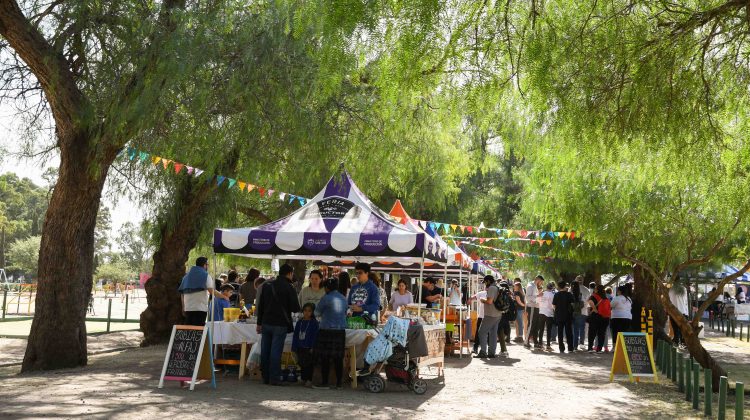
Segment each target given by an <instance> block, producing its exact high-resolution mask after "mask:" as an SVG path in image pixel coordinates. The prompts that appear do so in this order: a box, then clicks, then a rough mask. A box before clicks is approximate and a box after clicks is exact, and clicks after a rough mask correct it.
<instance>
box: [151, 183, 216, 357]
mask: <svg viewBox="0 0 750 420" xmlns="http://www.w3.org/2000/svg"><path fill="white" fill-rule="evenodd" d="M179 188H180V190H179V191H178V193H177V194H176V197H174V199H173V201H172V202H173V203H174V204H173V205H172V206H170V208H169V210H167V212H168V214H169V216H171V217H165V218H162V219H161V221H160V222H161V226H160V233H161V241H160V243H159V247H158V249H157V251H156V252H155V253H154V266H153V270H152V271H151V278H150V279H149V280H148V282H146V286H145V289H146V302H147V303H148V307H147V308H146V310H145V311H143V312H142V313H141V322H140V325H141V331H143V341H142V342H141V345H142V346H149V345H153V344H160V343H164V342H167V341H168V340H169V337H170V335H171V333H172V326H173V325H175V324H181V323H183V322H184V317H183V315H182V300H181V299H182V296H181V295H180V293H179V292H178V291H177V288H178V287H179V286H180V281H181V280H182V277H183V276H184V275H185V270H186V263H188V256H189V254H190V250H191V249H193V248H195V245H196V244H197V243H198V238H199V236H200V233H201V231H202V230H203V227H204V226H205V224H206V223H210V221H211V220H210V219H209V218H206V217H205V215H206V212H207V207H208V206H209V202H210V198H211V190H212V189H214V186H213V184H212V182H210V181H209V182H205V183H202V184H199V183H197V181H195V180H193V179H190V178H187V179H185V180H184V183H183V185H181V186H180V187H179Z"/></svg>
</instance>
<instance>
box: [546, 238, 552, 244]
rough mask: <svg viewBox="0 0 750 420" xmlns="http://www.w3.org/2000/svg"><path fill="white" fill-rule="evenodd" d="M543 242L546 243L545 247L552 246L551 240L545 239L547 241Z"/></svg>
mask: <svg viewBox="0 0 750 420" xmlns="http://www.w3.org/2000/svg"><path fill="white" fill-rule="evenodd" d="M544 242H546V243H547V245H552V240H551V239H547V240H546V241H544Z"/></svg>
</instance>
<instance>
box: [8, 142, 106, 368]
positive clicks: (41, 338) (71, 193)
mask: <svg viewBox="0 0 750 420" xmlns="http://www.w3.org/2000/svg"><path fill="white" fill-rule="evenodd" d="M76 143H78V142H76ZM83 143H85V144H92V143H95V142H94V141H85V142H83ZM79 144H80V143H79ZM114 158H115V154H114V152H112V153H110V154H109V156H106V157H105V158H104V159H103V162H96V161H95V160H94V159H93V158H92V156H91V153H90V150H87V149H85V148H77V149H75V150H71V149H69V148H67V147H62V148H61V154H60V160H61V163H60V176H59V178H58V181H57V185H56V186H55V189H54V191H53V192H52V197H51V200H50V205H49V208H48V209H47V214H46V216H45V220H44V230H43V232H44V233H43V234H42V241H41V246H40V248H39V272H38V276H37V298H36V312H35V314H34V321H33V322H32V324H31V333H30V334H29V341H28V344H27V347H26V354H25V356H24V360H23V365H22V368H21V370H22V371H24V372H26V371H30V370H49V369H58V368H66V367H74V366H83V365H86V363H87V352H86V307H87V305H88V300H89V295H90V293H91V287H92V282H93V277H92V274H93V258H92V257H93V254H94V241H93V238H94V227H95V226H96V215H97V212H98V210H99V201H100V198H101V193H102V189H103V187H104V180H105V178H106V168H109V166H110V164H111V163H112V161H113V160H114ZM97 171H98V172H97ZM92 174H93V175H92Z"/></svg>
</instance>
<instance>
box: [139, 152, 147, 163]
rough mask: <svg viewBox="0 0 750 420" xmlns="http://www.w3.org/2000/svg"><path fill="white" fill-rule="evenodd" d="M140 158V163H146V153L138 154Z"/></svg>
mask: <svg viewBox="0 0 750 420" xmlns="http://www.w3.org/2000/svg"><path fill="white" fill-rule="evenodd" d="M140 158H141V162H145V161H146V159H148V153H146V152H141V153H140Z"/></svg>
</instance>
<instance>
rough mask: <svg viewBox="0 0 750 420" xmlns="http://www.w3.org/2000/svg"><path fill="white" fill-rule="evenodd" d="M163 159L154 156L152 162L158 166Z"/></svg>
mask: <svg viewBox="0 0 750 420" xmlns="http://www.w3.org/2000/svg"><path fill="white" fill-rule="evenodd" d="M160 160H161V158H160V157H159V156H154V157H152V158H151V162H154V165H157V164H158V163H159V161H160Z"/></svg>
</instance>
